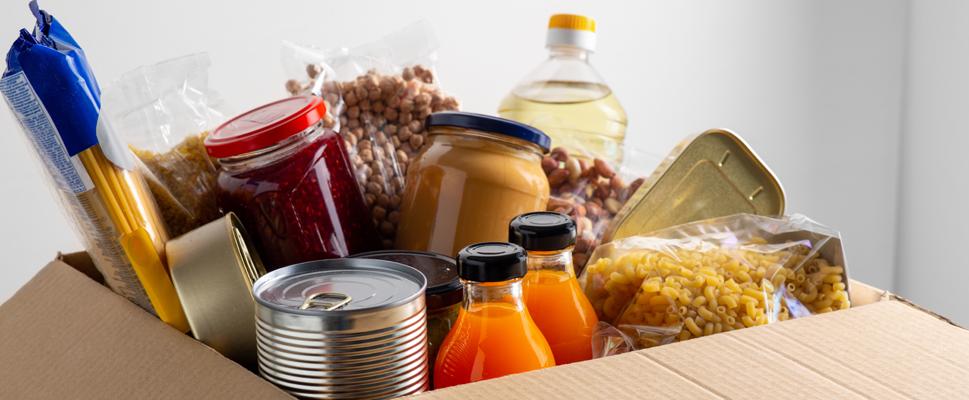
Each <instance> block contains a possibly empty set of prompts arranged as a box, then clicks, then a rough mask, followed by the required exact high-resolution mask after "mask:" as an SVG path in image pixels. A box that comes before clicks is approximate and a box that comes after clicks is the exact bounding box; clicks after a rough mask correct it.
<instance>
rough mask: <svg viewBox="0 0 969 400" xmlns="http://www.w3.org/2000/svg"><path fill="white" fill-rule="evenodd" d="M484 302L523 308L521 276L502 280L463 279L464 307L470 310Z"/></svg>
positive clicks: (518, 308)
mask: <svg viewBox="0 0 969 400" xmlns="http://www.w3.org/2000/svg"><path fill="white" fill-rule="evenodd" d="M485 303H487V304H505V305H510V306H512V307H514V308H515V309H517V310H524V309H525V303H524V302H523V301H522V280H521V278H518V279H511V280H507V281H503V282H473V281H464V309H465V310H467V311H471V310H473V309H474V308H475V307H477V306H481V305H484V304H485Z"/></svg>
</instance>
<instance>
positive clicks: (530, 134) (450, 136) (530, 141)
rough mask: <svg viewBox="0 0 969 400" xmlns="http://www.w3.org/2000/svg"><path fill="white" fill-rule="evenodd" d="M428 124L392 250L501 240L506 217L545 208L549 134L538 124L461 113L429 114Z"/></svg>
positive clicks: (451, 248)
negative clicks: (544, 160)
mask: <svg viewBox="0 0 969 400" xmlns="http://www.w3.org/2000/svg"><path fill="white" fill-rule="evenodd" d="M426 125H427V129H428V138H429V143H428V145H427V146H426V147H425V148H424V150H422V151H421V152H420V153H419V154H418V155H417V157H416V158H415V159H414V160H413V161H412V163H411V165H410V166H409V167H408V171H407V187H406V189H405V190H404V197H403V200H402V203H401V210H400V211H401V217H400V218H401V219H400V226H399V228H398V231H397V242H396V244H397V246H396V247H397V248H398V249H405V250H419V251H431V252H435V253H440V254H448V255H453V254H457V252H458V251H459V250H461V249H462V248H464V247H465V246H467V245H469V244H472V243H479V242H495V241H503V240H506V239H507V236H508V221H511V219H512V218H514V217H515V216H517V215H519V214H523V213H526V212H531V211H543V210H545V206H546V203H548V196H549V187H548V179H547V178H546V177H545V173H544V171H542V154H544V153H546V152H548V149H549V144H550V140H549V138H548V136H546V135H545V134H544V133H542V131H540V130H538V129H535V128H533V127H531V126H528V125H525V124H521V123H518V122H514V121H511V120H506V119H503V118H498V117H492V116H488V115H481V114H473V113H466V112H440V113H435V114H431V116H429V117H428V118H427V121H426Z"/></svg>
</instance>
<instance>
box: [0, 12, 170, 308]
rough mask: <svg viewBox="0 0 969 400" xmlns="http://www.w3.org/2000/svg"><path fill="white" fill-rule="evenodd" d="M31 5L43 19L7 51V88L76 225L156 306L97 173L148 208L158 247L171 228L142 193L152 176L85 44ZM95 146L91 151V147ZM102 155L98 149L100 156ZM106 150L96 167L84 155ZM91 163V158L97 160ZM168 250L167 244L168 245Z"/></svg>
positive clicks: (98, 259) (124, 288)
mask: <svg viewBox="0 0 969 400" xmlns="http://www.w3.org/2000/svg"><path fill="white" fill-rule="evenodd" d="M30 11H31V12H32V13H33V15H34V17H35V18H36V20H37V23H36V26H35V27H34V29H33V32H30V31H28V30H26V29H22V30H20V32H19V35H18V37H17V39H16V40H14V42H13V44H12V45H11V46H10V50H9V51H8V52H7V57H6V63H7V67H6V70H5V71H4V72H3V75H2V77H0V93H2V94H3V97H4V99H5V100H6V102H7V104H8V106H9V107H10V110H11V111H12V112H13V114H14V117H15V118H16V119H17V120H18V121H19V122H20V125H21V127H22V129H23V132H24V134H25V136H26V137H27V139H28V141H29V142H30V144H31V145H32V147H33V148H34V150H35V151H36V153H37V155H38V156H39V158H40V160H41V162H42V163H43V165H44V167H45V169H46V171H47V173H48V177H49V178H50V180H51V183H52V184H51V186H52V187H53V188H54V189H55V192H56V193H57V194H58V197H59V199H60V201H61V204H62V206H63V208H64V209H65V210H67V213H68V215H69V216H70V217H71V219H73V221H74V222H75V228H76V231H77V232H78V233H79V236H80V238H81V240H82V242H83V243H84V247H85V249H86V250H87V251H88V253H89V254H90V255H91V258H92V260H93V261H94V264H95V265H96V266H97V267H98V269H99V270H100V271H101V274H102V275H103V276H104V279H105V283H107V285H108V286H109V287H111V289H112V290H114V291H115V292H117V293H118V294H121V295H122V296H124V297H126V298H128V299H129V300H131V301H132V302H134V303H135V304H138V305H139V306H141V307H142V308H144V309H146V310H149V311H152V310H153V307H152V306H151V303H150V302H149V300H148V297H147V295H146V293H145V290H144V288H143V287H142V286H141V282H140V281H139V280H138V276H137V274H135V271H134V270H133V268H132V266H131V263H130V261H129V259H128V256H127V255H126V254H125V251H124V249H123V248H122V246H121V244H120V243H119V238H120V237H121V234H122V232H121V229H120V228H119V227H118V226H116V225H115V222H113V221H112V219H111V217H110V215H109V212H108V211H107V210H108V207H107V205H106V203H105V202H104V201H105V200H104V197H103V196H105V195H106V193H107V192H104V191H105V190H107V189H106V188H101V187H98V186H97V185H96V184H95V183H94V180H92V174H94V175H96V176H101V175H102V174H103V172H104V171H109V172H111V173H112V174H113V175H112V178H115V179H117V183H116V184H117V185H118V187H124V188H126V189H125V190H127V192H125V193H122V194H121V195H122V196H126V197H125V198H130V200H131V202H132V207H136V208H137V209H138V210H147V211H145V212H144V213H143V214H144V215H146V216H147V217H144V219H142V220H139V221H136V222H137V223H138V224H139V227H143V228H145V230H146V231H147V232H148V234H149V236H150V238H151V239H152V240H153V241H154V244H155V245H156V248H158V246H159V245H160V246H164V239H165V233H164V228H163V227H160V226H158V225H157V224H154V225H152V224H150V223H145V222H144V220H145V219H147V218H150V217H151V216H152V214H151V212H152V210H157V206H155V205H154V202H153V201H150V199H148V201H144V198H145V196H143V195H141V193H140V192H144V193H147V189H144V190H142V187H143V186H144V180H143V178H142V177H141V175H140V174H139V173H137V172H136V171H133V168H132V163H131V156H130V153H129V152H128V151H127V149H126V148H125V147H124V146H123V145H121V144H120V142H118V141H112V140H111V137H112V135H110V131H111V130H110V129H109V127H108V126H107V124H106V121H105V120H104V118H100V111H101V110H100V109H101V89H100V88H99V86H98V82H97V80H96V79H95V78H94V74H93V73H92V72H91V67H90V65H89V64H88V61H87V58H86V57H85V55H84V50H82V49H81V46H80V45H79V44H78V43H77V41H76V40H74V38H73V37H72V36H71V34H70V33H68V31H67V29H65V27H64V26H63V25H61V23H60V22H59V21H58V20H57V19H55V18H54V17H53V16H52V15H50V14H49V13H47V12H46V11H44V10H41V9H40V8H39V7H38V5H37V2H36V1H32V2H30ZM88 149H91V151H88V152H85V151H86V150H88ZM95 154H96V155H95ZM91 157H100V158H99V160H100V161H98V163H99V164H98V165H104V166H106V168H107V169H106V170H104V171H102V170H101V169H99V170H98V171H97V172H90V174H89V171H88V170H87V169H85V166H84V162H83V161H82V158H84V159H87V160H89V161H90V160H91ZM89 165H91V164H89ZM162 249H163V247H162Z"/></svg>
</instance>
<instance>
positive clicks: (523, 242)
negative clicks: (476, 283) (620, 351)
mask: <svg viewBox="0 0 969 400" xmlns="http://www.w3.org/2000/svg"><path fill="white" fill-rule="evenodd" d="M508 241H509V242H511V243H515V244H517V245H519V246H521V247H523V248H524V249H525V250H526V251H527V252H528V274H526V275H525V280H524V284H523V287H524V293H525V305H526V306H527V307H528V309H529V310H531V311H530V313H531V316H532V319H534V320H535V324H536V325H538V329H540V330H541V331H542V335H545V339H546V340H548V344H549V346H551V347H552V354H554V355H555V362H556V363H557V364H559V365H562V364H568V363H573V362H578V361H585V360H588V359H590V358H592V334H593V332H595V329H596V324H598V323H599V319H598V318H597V317H596V312H595V310H594V309H593V308H592V304H591V303H589V299H587V298H586V297H585V293H584V292H582V288H581V287H580V286H579V281H578V280H577V279H576V278H575V269H574V268H573V265H572V249H573V248H574V246H575V221H573V220H572V218H570V217H569V216H568V215H565V214H559V213H556V212H549V211H541V212H533V213H528V214H524V215H519V216H517V217H515V219H513V220H511V223H510V224H508Z"/></svg>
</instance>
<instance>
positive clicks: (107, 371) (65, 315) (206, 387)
mask: <svg viewBox="0 0 969 400" xmlns="http://www.w3.org/2000/svg"><path fill="white" fill-rule="evenodd" d="M65 261H71V262H73V263H74V265H69V264H67V262H65ZM97 276H99V274H97V272H96V271H94V270H93V266H92V265H91V264H90V260H89V259H87V257H86V255H83V254H78V253H75V254H62V255H59V256H58V259H57V260H54V261H52V262H50V263H49V264H47V266H45V267H44V268H42V269H41V270H40V272H38V273H37V274H36V275H35V276H34V277H33V278H32V279H31V280H30V281H29V282H28V283H27V284H26V285H24V286H23V287H22V288H20V289H19V290H18V291H17V293H16V294H14V296H13V297H11V298H10V300H8V301H7V302H5V303H4V304H0V328H2V329H0V359H2V360H3V362H0V382H3V384H2V386H3V389H2V390H0V392H2V393H3V394H0V397H3V398H7V397H10V398H44V399H46V398H52V399H53V398H79V399H101V398H207V399H220V398H226V399H229V398H242V397H252V396H255V397H258V398H264V399H292V397H290V396H289V395H288V394H286V393H285V392H283V391H281V390H279V389H278V388H276V387H275V386H274V385H272V384H270V383H269V382H266V381H265V380H263V379H262V378H260V377H258V376H257V375H255V374H253V373H251V372H250V371H247V370H246V369H245V368H243V367H241V366H239V365H238V364H235V363H233V362H232V361H231V360H229V359H227V358H225V357H223V356H222V355H221V354H219V353H218V352H216V351H215V350H213V349H211V348H209V347H207V346H205V345H203V344H202V343H200V342H197V341H195V340H194V339H192V338H191V337H189V336H187V335H183V334H181V333H179V332H178V331H176V330H174V329H171V328H170V327H168V326H167V325H165V324H164V323H162V322H161V321H159V320H158V319H157V318H155V317H153V316H151V315H150V314H147V313H145V311H144V310H142V309H141V308H139V307H138V306H136V305H134V304H133V303H131V302H129V301H127V300H125V299H124V298H122V297H121V296H118V295H116V294H114V293H113V292H112V291H111V290H110V289H108V288H106V287H105V286H103V285H101V284H99V283H97V282H92V281H91V279H90V278H94V279H97ZM55 291H56V292H61V293H56V294H54V293H51V292H55ZM40 314H43V315H40ZM139 356H141V357H139Z"/></svg>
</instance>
